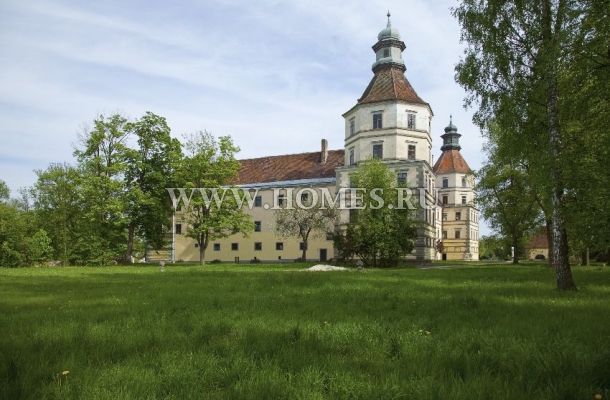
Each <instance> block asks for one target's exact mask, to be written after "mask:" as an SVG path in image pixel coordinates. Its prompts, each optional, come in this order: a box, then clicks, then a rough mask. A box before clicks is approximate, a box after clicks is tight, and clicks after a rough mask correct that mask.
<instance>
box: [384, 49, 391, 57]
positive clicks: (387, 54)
mask: <svg viewBox="0 0 610 400" xmlns="http://www.w3.org/2000/svg"><path fill="white" fill-rule="evenodd" d="M389 56H390V49H383V58H387V57H389Z"/></svg>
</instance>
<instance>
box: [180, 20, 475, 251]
mask: <svg viewBox="0 0 610 400" xmlns="http://www.w3.org/2000/svg"><path fill="white" fill-rule="evenodd" d="M377 39H378V40H377V43H375V45H374V46H373V51H374V52H375V62H374V63H373V65H372V70H373V78H372V79H371V81H370V83H369V85H368V86H367V87H366V89H365V90H364V93H363V94H362V96H361V97H360V98H359V99H358V100H357V102H356V104H355V105H354V106H353V107H352V108H350V109H349V110H348V111H347V112H345V113H344V114H343V118H344V119H345V125H344V126H345V132H344V149H343V150H330V151H329V150H328V148H327V147H328V146H327V142H326V140H322V146H321V150H320V152H313V153H302V154H289V155H281V156H271V157H261V158H255V159H248V160H241V168H240V171H239V177H238V182H237V184H238V186H240V187H242V188H251V189H258V190H259V192H258V198H257V200H256V201H255V204H254V207H253V208H252V209H248V210H246V211H247V212H248V213H250V214H251V215H252V219H253V221H254V222H255V232H254V233H253V234H252V235H250V237H248V238H243V237H242V236H241V235H239V234H238V235H234V236H232V237H230V238H227V239H223V240H219V241H217V242H215V243H212V244H210V246H209V248H208V249H207V251H206V261H212V260H216V259H217V260H220V261H250V260H252V259H255V258H256V259H258V260H261V261H279V260H282V261H286V260H293V259H296V258H299V257H300V256H301V249H302V247H303V243H300V242H299V240H298V239H296V238H292V239H285V238H279V237H277V236H276V235H275V233H274V224H275V216H274V213H273V210H272V209H271V207H269V205H273V204H277V202H278V198H277V197H282V196H286V195H287V193H286V189H288V188H299V187H301V188H302V187H314V188H317V189H324V190H328V191H329V192H330V193H331V194H332V195H334V194H335V193H337V192H338V191H339V190H340V189H341V188H346V187H349V175H350V173H351V172H353V171H355V169H356V168H357V164H358V163H359V162H362V161H364V160H366V159H367V158H370V157H375V158H379V159H381V160H382V161H383V162H384V163H385V164H386V165H387V166H388V167H389V168H390V170H391V171H393V172H394V173H395V174H396V179H397V182H399V183H406V184H407V186H408V187H409V188H411V189H412V190H413V198H415V199H417V201H416V202H417V203H418V204H420V203H421V204H422V205H424V204H425V207H418V208H417V219H418V222H419V223H418V236H417V239H416V241H415V246H414V251H413V254H412V258H413V259H416V260H419V261H429V260H439V259H447V260H457V259H459V260H462V259H474V260H478V226H479V225H478V210H477V209H476V208H475V207H474V205H473V199H474V178H473V176H472V173H471V172H472V171H471V170H470V168H469V167H468V164H467V163H466V161H465V160H464V159H463V158H462V156H461V155H460V149H461V147H460V145H459V138H460V136H461V135H460V134H458V133H457V128H456V127H455V126H454V125H453V123H452V121H450V123H449V126H448V127H447V128H445V134H444V135H442V136H441V137H442V138H443V146H442V147H441V150H442V154H441V156H440V158H439V159H438V160H437V162H436V163H435V164H434V166H432V164H433V163H432V159H433V156H432V154H433V140H432V118H433V115H434V114H433V112H432V108H431V107H430V104H428V103H427V102H425V101H424V100H422V99H421V98H420V97H419V96H418V94H417V93H416V92H415V90H414V89H413V87H412V86H411V84H410V83H409V81H408V79H407V78H406V76H405V71H406V67H405V63H404V61H403V59H402V53H403V52H404V50H405V48H406V46H405V44H404V42H402V40H401V37H400V33H399V32H398V30H397V29H396V28H393V27H392V26H391V22H390V14H389V13H388V22H387V27H386V28H385V29H383V30H382V31H381V32H380V33H379V35H378V37H377ZM280 189H281V190H280ZM435 189H438V191H437V190H435ZM345 223H349V210H343V211H342V215H341V219H340V224H345ZM176 228H177V229H175V230H174V240H173V242H174V243H175V245H174V249H175V252H174V254H173V258H174V260H185V261H187V260H188V261H196V260H198V251H197V250H198V249H197V248H195V243H194V241H192V240H191V239H188V238H186V237H185V236H184V235H183V234H182V233H184V229H183V228H182V226H177V227H176ZM439 241H442V242H443V246H442V247H444V250H443V252H438V251H437V250H438V249H439V246H437V243H438V242H439ZM307 250H308V253H307V255H308V259H312V260H320V261H326V260H327V259H328V258H332V257H333V256H334V255H335V254H334V248H333V242H332V240H330V235H328V236H323V237H318V238H314V239H313V240H310V241H309V245H308V247H307Z"/></svg>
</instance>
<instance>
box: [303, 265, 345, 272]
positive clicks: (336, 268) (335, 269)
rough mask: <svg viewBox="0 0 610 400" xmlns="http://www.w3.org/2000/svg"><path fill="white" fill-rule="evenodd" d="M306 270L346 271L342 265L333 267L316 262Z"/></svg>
mask: <svg viewBox="0 0 610 400" xmlns="http://www.w3.org/2000/svg"><path fill="white" fill-rule="evenodd" d="M307 270H308V271H347V268H344V267H333V266H332V265H324V264H318V265H314V266H313V267H311V268H308V269H307Z"/></svg>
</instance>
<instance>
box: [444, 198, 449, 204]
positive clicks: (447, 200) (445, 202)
mask: <svg viewBox="0 0 610 400" xmlns="http://www.w3.org/2000/svg"><path fill="white" fill-rule="evenodd" d="M448 203H449V198H448V197H447V196H443V204H448Z"/></svg>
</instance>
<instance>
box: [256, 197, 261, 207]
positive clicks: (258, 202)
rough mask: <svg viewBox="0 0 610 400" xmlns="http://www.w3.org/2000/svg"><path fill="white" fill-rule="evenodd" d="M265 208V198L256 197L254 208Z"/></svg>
mask: <svg viewBox="0 0 610 400" xmlns="http://www.w3.org/2000/svg"><path fill="white" fill-rule="evenodd" d="M262 206H263V197H262V196H256V197H255V198H254V207H262Z"/></svg>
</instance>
